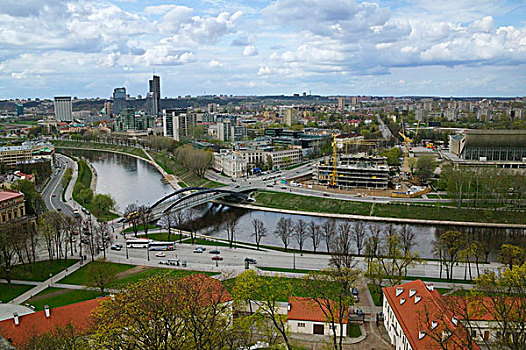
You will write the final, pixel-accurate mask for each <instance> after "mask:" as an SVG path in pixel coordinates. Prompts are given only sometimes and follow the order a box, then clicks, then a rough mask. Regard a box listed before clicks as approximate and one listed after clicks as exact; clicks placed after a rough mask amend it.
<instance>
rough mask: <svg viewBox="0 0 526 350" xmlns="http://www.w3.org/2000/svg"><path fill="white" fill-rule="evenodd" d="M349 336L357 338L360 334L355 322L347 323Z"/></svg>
mask: <svg viewBox="0 0 526 350" xmlns="http://www.w3.org/2000/svg"><path fill="white" fill-rule="evenodd" d="M348 326H349V338H358V337H359V336H361V335H362V331H361V330H360V326H359V325H357V324H349V325H348Z"/></svg>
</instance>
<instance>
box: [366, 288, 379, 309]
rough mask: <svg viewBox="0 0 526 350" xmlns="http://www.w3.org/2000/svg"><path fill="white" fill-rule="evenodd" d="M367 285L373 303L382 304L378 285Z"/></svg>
mask: <svg viewBox="0 0 526 350" xmlns="http://www.w3.org/2000/svg"><path fill="white" fill-rule="evenodd" d="M367 287H368V288H369V293H371V297H372V298H373V302H374V305H376V306H382V301H383V293H382V290H381V289H380V288H379V287H377V286H374V285H372V284H369V285H368V286H367Z"/></svg>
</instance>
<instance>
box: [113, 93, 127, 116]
mask: <svg viewBox="0 0 526 350" xmlns="http://www.w3.org/2000/svg"><path fill="white" fill-rule="evenodd" d="M127 107H128V106H127V102H126V88H124V87H121V88H115V89H113V114H114V115H117V114H120V113H121V111H122V110H123V109H124V108H127Z"/></svg>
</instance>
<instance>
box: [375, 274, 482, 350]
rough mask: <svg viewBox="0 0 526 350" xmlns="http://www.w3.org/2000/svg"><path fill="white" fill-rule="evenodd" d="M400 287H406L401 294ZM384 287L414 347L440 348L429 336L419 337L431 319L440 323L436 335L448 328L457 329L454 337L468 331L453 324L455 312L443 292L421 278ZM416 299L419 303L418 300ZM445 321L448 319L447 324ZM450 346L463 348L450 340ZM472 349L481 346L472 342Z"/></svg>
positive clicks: (449, 347) (428, 328) (452, 349)
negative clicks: (427, 284)
mask: <svg viewBox="0 0 526 350" xmlns="http://www.w3.org/2000/svg"><path fill="white" fill-rule="evenodd" d="M397 288H403V291H402V292H401V293H399V294H398V295H397ZM382 290H383V293H384V296H385V298H386V299H387V301H388V302H389V305H390V306H391V308H392V310H393V312H394V314H395V316H396V319H397V320H398V322H399V323H400V326H401V327H402V329H403V331H404V334H405V336H406V338H407V340H408V341H409V343H410V344H411V347H412V348H413V350H419V349H425V350H433V349H440V348H441V347H440V345H439V344H438V343H437V342H436V341H435V340H433V339H432V338H431V337H430V336H428V335H425V336H424V337H423V338H422V339H419V332H420V331H424V332H425V331H428V332H429V331H431V329H432V327H431V325H430V324H427V323H428V322H429V323H431V321H436V322H437V326H436V329H433V333H434V334H439V335H441V334H442V331H443V330H445V329H449V330H454V332H453V334H452V335H451V336H452V337H455V336H459V337H460V336H462V335H464V334H465V333H464V332H466V330H465V329H464V327H463V326H462V325H461V323H460V322H458V323H457V325H455V324H454V323H453V316H454V315H453V313H452V312H451V311H449V310H448V309H447V308H446V307H445V306H444V300H443V299H442V296H441V295H440V293H439V292H438V291H436V290H434V289H433V290H430V289H428V288H427V286H426V284H425V283H424V282H422V281H421V280H416V281H411V282H408V283H404V284H402V285H399V286H394V287H385V288H382ZM413 291H414V292H413ZM410 295H411V296H410ZM417 298H419V299H417ZM402 299H404V300H405V301H404V302H403V303H401V301H402ZM416 300H418V302H416V303H415V301H416ZM444 322H447V325H446V324H444ZM448 349H451V350H457V349H458V350H461V349H462V347H460V346H457V344H456V342H454V341H453V340H451V341H449V342H448ZM473 349H474V350H477V349H479V347H478V346H477V345H476V344H473Z"/></svg>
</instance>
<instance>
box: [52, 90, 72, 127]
mask: <svg viewBox="0 0 526 350" xmlns="http://www.w3.org/2000/svg"><path fill="white" fill-rule="evenodd" d="M72 109H73V107H72V104H71V96H55V119H56V120H58V121H68V122H69V121H72V120H73V118H72V116H71V114H72Z"/></svg>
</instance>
